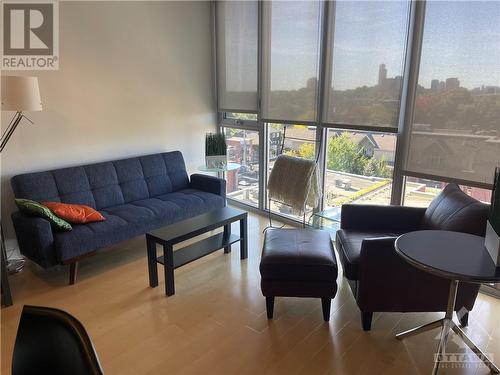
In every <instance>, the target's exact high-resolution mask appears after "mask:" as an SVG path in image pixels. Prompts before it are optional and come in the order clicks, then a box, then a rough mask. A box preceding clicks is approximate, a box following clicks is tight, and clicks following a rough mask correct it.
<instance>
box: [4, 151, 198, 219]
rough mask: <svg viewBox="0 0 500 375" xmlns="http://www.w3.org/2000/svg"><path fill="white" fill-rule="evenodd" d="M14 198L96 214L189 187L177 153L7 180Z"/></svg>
mask: <svg viewBox="0 0 500 375" xmlns="http://www.w3.org/2000/svg"><path fill="white" fill-rule="evenodd" d="M11 183H12V187H13V190H14V195H15V196H16V198H25V199H31V200H34V201H50V202H63V203H71V204H84V205H87V206H90V207H93V208H95V209H97V210H100V209H103V208H107V207H114V206H118V205H122V204H124V203H130V202H134V201H137V200H144V199H148V198H152V197H156V196H159V195H163V194H168V193H171V192H173V191H176V190H182V189H186V188H188V187H189V178H188V175H187V172H186V166H185V164H184V159H183V157H182V154H181V153H180V152H179V151H173V152H165V153H161V154H153V155H146V156H140V157H134V158H128V159H122V160H116V161H110V162H103V163H96V164H88V165H84V166H78V167H70V168H63V169H56V170H52V171H46V172H38V173H27V174H23V175H18V176H14V177H13V178H12V180H11Z"/></svg>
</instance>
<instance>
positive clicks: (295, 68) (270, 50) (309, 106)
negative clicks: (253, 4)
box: [261, 1, 323, 122]
mask: <svg viewBox="0 0 500 375" xmlns="http://www.w3.org/2000/svg"><path fill="white" fill-rule="evenodd" d="M262 6H263V14H262V35H263V45H262V55H263V56H262V57H263V59H262V85H261V87H262V109H261V110H262V118H263V119H265V120H280V121H296V122H301V121H304V122H307V121H316V120H317V105H318V93H317V85H318V76H319V59H320V40H321V38H320V35H321V26H322V13H323V3H322V2H320V1H265V2H263V3H262Z"/></svg>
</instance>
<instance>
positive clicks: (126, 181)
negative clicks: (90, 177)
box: [113, 158, 149, 202]
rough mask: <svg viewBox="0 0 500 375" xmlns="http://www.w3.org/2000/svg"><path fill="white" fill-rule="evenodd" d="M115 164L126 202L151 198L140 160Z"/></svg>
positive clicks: (118, 161)
mask: <svg viewBox="0 0 500 375" xmlns="http://www.w3.org/2000/svg"><path fill="white" fill-rule="evenodd" d="M113 164H114V167H115V170H116V176H117V177H118V183H119V184H120V188H121V191H122V194H123V200H124V201H125V202H133V201H137V200H139V199H147V198H149V191H148V185H147V184H146V180H145V179H144V173H143V172H142V164H141V162H140V160H139V159H138V158H131V159H125V160H117V161H115V162H114V163H113Z"/></svg>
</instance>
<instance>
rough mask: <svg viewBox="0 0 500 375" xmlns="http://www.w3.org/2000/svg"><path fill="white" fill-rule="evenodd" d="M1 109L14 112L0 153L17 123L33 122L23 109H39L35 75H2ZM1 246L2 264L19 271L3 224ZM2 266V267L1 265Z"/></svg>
mask: <svg viewBox="0 0 500 375" xmlns="http://www.w3.org/2000/svg"><path fill="white" fill-rule="evenodd" d="M1 86H2V90H1V91H2V111H13V112H15V114H14V117H12V120H11V121H10V123H9V125H8V126H7V128H6V129H5V131H4V132H3V134H2V138H1V139H0V153H2V152H3V150H4V148H5V146H6V145H7V143H8V142H9V139H10V138H11V137H12V134H13V133H14V131H15V130H16V128H17V126H18V125H19V123H20V122H21V121H22V120H23V119H26V120H27V121H28V122H30V123H31V124H33V121H31V120H30V119H29V118H28V117H26V116H25V115H24V113H23V112H25V111H41V110H42V103H41V99H40V89H39V87H38V78H37V77H27V76H3V77H2V84H1ZM0 227H1V246H2V249H1V250H2V258H3V260H2V261H3V262H5V264H3V265H4V266H6V269H7V270H8V271H9V272H19V271H20V270H21V269H22V268H23V266H24V260H22V259H21V260H15V261H9V260H8V259H7V251H6V249H5V241H4V233H3V226H1V222H0ZM2 268H4V267H2Z"/></svg>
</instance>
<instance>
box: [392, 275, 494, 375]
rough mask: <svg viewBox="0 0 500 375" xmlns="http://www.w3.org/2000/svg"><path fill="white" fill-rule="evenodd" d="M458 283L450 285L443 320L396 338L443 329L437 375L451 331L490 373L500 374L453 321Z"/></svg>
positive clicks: (434, 371)
mask: <svg viewBox="0 0 500 375" xmlns="http://www.w3.org/2000/svg"><path fill="white" fill-rule="evenodd" d="M457 289H458V281H456V280H452V281H451V285H450V293H449V296H448V306H447V309H446V314H445V317H444V318H443V319H439V320H436V321H435V322H432V323H427V324H424V325H422V326H420V327H416V328H412V329H410V330H408V331H404V332H401V333H398V334H397V335H396V338H398V339H400V340H402V339H404V338H406V337H410V336H414V335H418V334H419V333H423V332H426V331H429V330H431V329H434V328H437V327H441V334H440V336H439V346H438V350H437V352H436V358H435V363H434V369H433V370H432V373H433V374H437V373H438V370H439V365H440V363H441V361H442V360H443V357H444V356H445V354H446V342H447V341H448V338H449V335H450V333H451V331H453V332H455V333H456V334H457V335H458V336H459V337H460V338H461V339H462V341H463V342H464V343H465V344H466V345H467V346H468V347H469V348H470V349H471V350H472V351H473V352H474V353H475V354H476V355H477V356H478V357H479V358H480V359H481V360H482V361H483V362H484V364H485V365H486V366H488V368H489V369H490V371H491V372H492V373H494V374H499V373H500V370H499V369H498V367H497V366H496V365H495V364H494V363H493V362H492V361H491V360H490V359H489V358H488V356H487V355H486V354H484V353H483V352H482V351H481V349H479V348H478V347H477V346H476V344H474V342H473V341H472V340H471V339H470V338H469V337H468V336H467V334H466V333H465V332H464V331H463V330H462V328H460V327H459V325H458V324H456V323H455V322H454V320H453V311H454V310H455V300H456V297H457Z"/></svg>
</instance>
